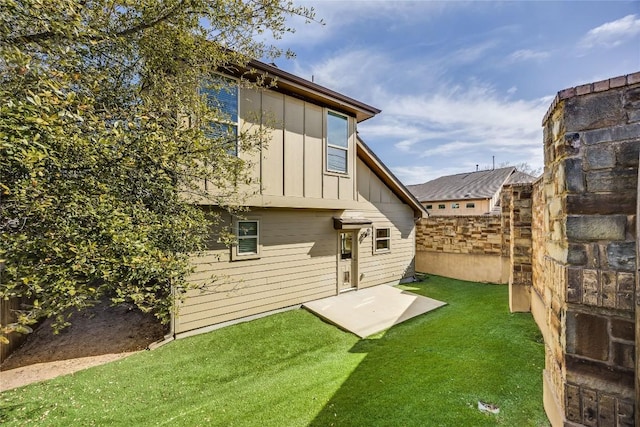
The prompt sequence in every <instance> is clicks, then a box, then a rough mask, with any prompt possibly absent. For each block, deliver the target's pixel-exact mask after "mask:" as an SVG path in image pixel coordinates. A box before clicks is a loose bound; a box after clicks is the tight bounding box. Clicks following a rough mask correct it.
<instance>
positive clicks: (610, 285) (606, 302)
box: [600, 271, 617, 308]
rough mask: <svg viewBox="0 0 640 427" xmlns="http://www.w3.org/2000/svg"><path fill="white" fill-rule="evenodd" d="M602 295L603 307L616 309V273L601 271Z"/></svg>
mask: <svg viewBox="0 0 640 427" xmlns="http://www.w3.org/2000/svg"><path fill="white" fill-rule="evenodd" d="M600 295H601V298H602V303H601V305H602V306H603V307H609V308H615V307H616V295H617V287H616V272H615V271H601V272H600Z"/></svg>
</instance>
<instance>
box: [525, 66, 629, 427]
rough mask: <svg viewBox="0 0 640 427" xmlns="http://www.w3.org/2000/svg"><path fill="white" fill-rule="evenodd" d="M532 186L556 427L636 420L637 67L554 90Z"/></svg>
mask: <svg viewBox="0 0 640 427" xmlns="http://www.w3.org/2000/svg"><path fill="white" fill-rule="evenodd" d="M543 125H544V157H545V172H544V176H543V179H542V182H539V183H538V184H537V185H536V186H535V188H534V189H533V198H534V200H535V203H534V208H533V224H534V227H533V230H532V235H533V257H532V262H533V266H532V267H533V268H532V270H533V287H532V289H533V293H532V295H531V307H532V311H533V315H534V318H535V319H536V322H537V323H538V325H539V326H540V329H541V330H542V332H543V336H544V340H545V352H546V365H545V372H544V384H545V388H544V390H545V397H544V401H545V409H546V410H547V414H548V415H549V418H550V420H551V421H552V424H553V425H554V426H556V425H585V426H631V425H634V423H635V422H634V417H635V415H634V412H635V405H636V400H637V398H636V392H635V381H636V375H635V367H636V366H635V365H636V362H635V351H636V347H635V346H636V344H635V334H636V322H635V307H636V303H635V301H634V293H635V289H636V271H637V267H636V204H637V184H638V181H637V176H638V155H639V151H640V73H636V74H631V75H628V76H622V77H617V78H613V79H609V80H605V81H601V82H596V83H592V84H588V85H583V86H578V87H576V88H571V89H567V90H563V91H560V92H559V93H558V95H557V96H556V98H555V100H554V101H553V104H552V105H551V107H550V109H549V112H548V113H547V115H546V116H545V118H544V122H543Z"/></svg>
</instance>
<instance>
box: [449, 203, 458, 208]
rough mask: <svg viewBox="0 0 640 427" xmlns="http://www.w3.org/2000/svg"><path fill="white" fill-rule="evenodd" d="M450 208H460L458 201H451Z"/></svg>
mask: <svg viewBox="0 0 640 427" xmlns="http://www.w3.org/2000/svg"><path fill="white" fill-rule="evenodd" d="M451 209H460V203H451Z"/></svg>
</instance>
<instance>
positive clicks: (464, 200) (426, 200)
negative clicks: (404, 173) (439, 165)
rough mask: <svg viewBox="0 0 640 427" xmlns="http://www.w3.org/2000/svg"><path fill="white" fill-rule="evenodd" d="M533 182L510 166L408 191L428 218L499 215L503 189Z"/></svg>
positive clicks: (442, 179) (444, 178) (439, 180)
mask: <svg viewBox="0 0 640 427" xmlns="http://www.w3.org/2000/svg"><path fill="white" fill-rule="evenodd" d="M535 180H536V178H535V177H534V176H531V175H528V174H526V173H523V172H520V171H518V170H516V168H515V167H513V166H509V167H505V168H499V169H490V170H482V171H475V172H465V173H459V174H456V175H447V176H441V177H440V178H436V179H434V180H431V181H428V182H425V183H423V184H416V185H408V186H407V188H408V189H409V191H411V193H412V194H413V195H414V196H415V197H416V198H417V199H418V200H419V201H420V203H422V204H423V205H424V207H425V208H426V209H427V211H428V212H429V214H430V215H436V216H442V215H445V216H451V215H491V214H493V215H500V193H501V192H502V187H504V186H505V185H507V184H517V183H523V182H533V181H535Z"/></svg>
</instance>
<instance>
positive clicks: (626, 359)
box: [611, 342, 636, 369]
mask: <svg viewBox="0 0 640 427" xmlns="http://www.w3.org/2000/svg"><path fill="white" fill-rule="evenodd" d="M611 351H612V352H613V357H612V358H613V363H615V364H616V365H618V366H620V367H622V368H626V369H633V368H634V367H635V363H634V360H635V358H634V355H635V352H636V347H635V345H633V344H627V343H621V342H613V343H611Z"/></svg>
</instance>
